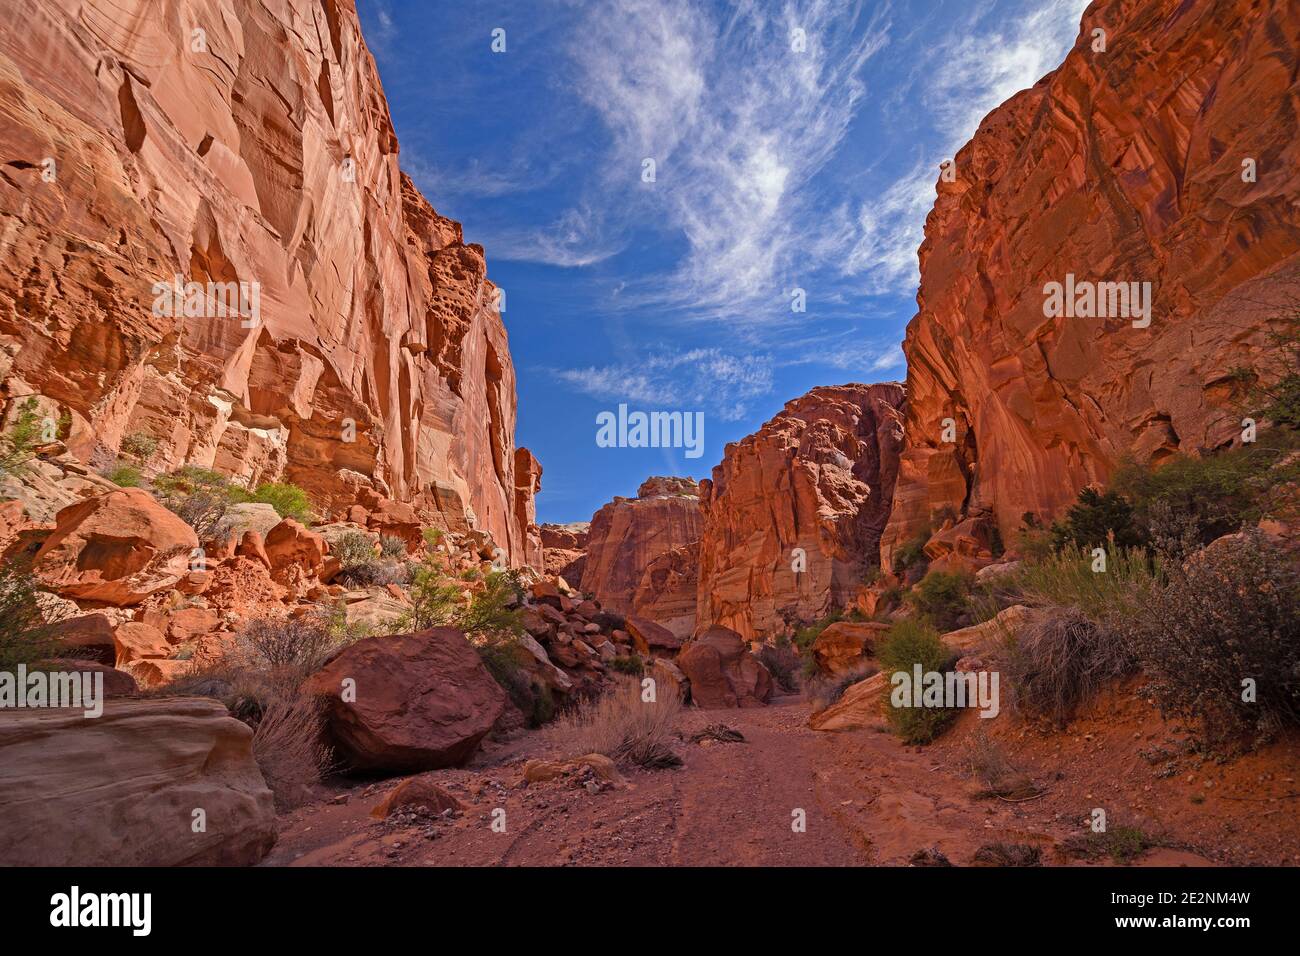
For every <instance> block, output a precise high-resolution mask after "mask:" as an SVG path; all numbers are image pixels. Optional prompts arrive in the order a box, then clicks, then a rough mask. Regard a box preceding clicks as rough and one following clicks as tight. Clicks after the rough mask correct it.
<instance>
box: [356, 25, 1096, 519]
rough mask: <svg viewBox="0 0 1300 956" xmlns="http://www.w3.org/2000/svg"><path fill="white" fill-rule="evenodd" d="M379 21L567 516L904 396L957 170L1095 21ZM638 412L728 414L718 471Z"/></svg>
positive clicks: (531, 440) (417, 157) (403, 100)
mask: <svg viewBox="0 0 1300 956" xmlns="http://www.w3.org/2000/svg"><path fill="white" fill-rule="evenodd" d="M357 5H358V8H359V10H360V13H361V19H362V26H363V29H364V32H365V35H366V39H367V42H368V43H369V45H370V48H371V50H372V51H373V52H374V54H375V57H376V59H377V61H378V63H379V69H380V74H381V77H382V80H383V84H384V90H385V92H386V94H387V96H388V100H389V104H390V106H391V108H392V112H393V117H394V122H395V124H396V127H397V135H398V139H399V141H400V143H401V164H402V167H403V169H405V170H406V171H407V172H408V173H409V174H410V175H411V176H412V178H413V179H414V180H415V182H416V183H417V185H419V187H420V188H421V190H423V192H424V194H425V195H426V196H427V197H428V199H429V201H430V202H431V203H432V204H433V205H434V207H435V208H436V209H437V210H438V211H439V212H440V213H442V214H443V215H446V216H450V217H451V218H453V219H457V220H459V221H460V222H462V223H463V224H464V227H465V237H466V241H467V242H478V243H481V244H482V245H483V246H484V248H485V249H486V251H487V259H488V274H489V276H490V277H491V278H492V279H493V281H494V282H496V283H497V284H498V285H499V286H501V287H502V288H503V289H504V291H505V296H506V310H505V320H506V326H507V328H508V331H509V334H510V346H511V353H512V355H513V357H514V363H515V369H516V372H517V375H518V384H519V426H518V432H517V435H516V440H517V442H518V443H519V444H521V445H526V446H527V447H529V448H531V449H532V450H533V452H534V453H535V454H536V455H537V457H538V458H539V459H540V460H541V462H542V467H543V469H544V472H543V476H542V493H541V495H540V496H539V497H538V501H537V506H538V516H539V520H541V521H556V522H564V521H581V520H587V519H588V518H590V517H591V514H592V512H594V511H595V510H596V509H597V508H599V507H600V505H601V504H603V503H604V502H606V501H608V500H609V499H610V498H611V497H612V496H614V495H616V494H617V495H633V494H635V493H636V488H637V486H638V485H639V484H640V483H641V481H642V480H643V479H644V478H645V477H647V476H648V475H652V474H674V475H690V476H692V477H696V478H703V477H707V476H708V475H709V473H710V471H711V470H712V467H713V465H715V464H716V463H717V462H718V461H719V460H720V459H721V457H722V451H723V447H724V446H725V445H726V443H728V442H731V441H736V440H737V439H740V438H743V437H744V436H745V435H748V434H750V433H751V432H753V431H754V430H755V429H757V428H758V426H760V425H761V424H762V423H763V422H765V421H766V420H768V419H769V418H771V417H772V415H774V414H775V413H776V412H778V411H779V410H780V409H781V406H782V405H783V404H784V403H785V402H786V401H787V400H789V399H790V398H793V397H796V396H798V395H801V394H803V393H804V392H806V391H807V390H808V389H810V388H812V387H813V386H815V385H835V384H842V383H844V382H877V381H891V380H901V379H902V378H903V377H904V375H905V369H904V366H903V357H902V352H901V350H900V348H899V343H900V342H901V341H902V337H903V331H904V328H905V326H906V324H907V321H908V320H909V319H910V318H911V317H912V315H913V313H914V312H915V309H916V301H915V295H916V283H917V264H916V249H917V246H918V245H919V244H920V241H921V238H922V228H923V226H924V223H925V217H926V214H927V213H928V212H929V209H930V206H931V205H932V203H933V200H934V194H935V193H934V183H935V181H936V180H937V178H938V172H939V171H938V165H939V163H940V162H941V161H942V160H943V159H946V158H949V157H951V156H952V155H953V154H954V153H955V152H956V150H957V149H958V148H959V147H960V146H961V145H962V144H963V143H964V142H965V141H966V140H967V139H969V138H970V135H971V133H973V132H974V130H975V128H976V127H977V126H978V124H979V121H980V120H981V119H982V118H983V116H984V115H985V114H986V113H987V112H988V111H989V110H990V109H992V108H993V107H995V106H996V105H997V104H998V103H1000V102H1002V101H1003V100H1005V99H1006V98H1007V97H1008V96H1010V95H1011V94H1013V93H1015V92H1016V91H1018V90H1021V89H1024V88H1026V87H1029V86H1032V85H1033V83H1034V82H1036V81H1037V80H1038V79H1039V77H1041V76H1042V75H1043V74H1045V73H1047V72H1049V71H1051V70H1052V69H1054V68H1055V67H1056V66H1057V65H1058V64H1059V63H1060V61H1061V59H1062V58H1063V57H1064V55H1065V53H1066V51H1067V50H1068V49H1069V48H1070V46H1071V45H1072V44H1073V42H1074V39H1075V37H1076V35H1077V33H1078V28H1079V18H1080V15H1081V14H1082V12H1083V9H1084V7H1085V6H1086V2H1084V0H987V2H982V3H981V2H978V0H977V2H971V0H960V2H954V0H937V2H936V0H928V2H927V0H918V2H901V0H899V2H889V3H886V2H861V3H854V2H852V0H790V2H780V0H768V2H758V0H727V2H713V0H689V2H688V0H599V2H576V0H516V2H505V0H474V2H473V3H451V2H444V0H434V2H429V0H358V4H357ZM496 30H504V31H505V32H504V39H505V51H504V52H494V51H493V49H492V45H493V38H494V31H496ZM796 31H802V34H799V33H797V32H796ZM498 36H499V35H498ZM801 37H802V38H805V39H804V42H803V47H804V48H803V49H802V50H797V49H794V47H796V46H798V45H799V40H800V38H801ZM498 45H499V43H498ZM647 159H652V160H653V161H654V181H653V182H646V181H644V178H645V175H644V174H645V170H646V165H645V160H647ZM796 289H802V290H803V291H804V293H805V296H806V311H804V312H796V311H794V310H793V309H792V302H793V299H794V295H795V290H796ZM620 403H626V404H627V405H628V406H629V409H631V410H638V409H639V410H644V411H688V412H696V411H698V412H703V413H704V421H705V429H704V434H705V445H704V452H703V454H702V455H701V456H700V457H698V458H687V457H685V453H684V450H682V449H653V448H645V449H642V448H601V447H598V446H597V444H596V431H597V427H596V416H597V415H598V414H599V413H600V412H602V411H615V410H616V409H617V407H618V405H619V404H620Z"/></svg>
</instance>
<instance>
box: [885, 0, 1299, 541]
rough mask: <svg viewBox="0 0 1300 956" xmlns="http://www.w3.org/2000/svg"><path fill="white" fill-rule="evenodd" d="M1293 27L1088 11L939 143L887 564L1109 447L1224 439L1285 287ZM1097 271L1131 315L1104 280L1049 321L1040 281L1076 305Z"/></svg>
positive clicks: (1016, 500) (1210, 3)
mask: <svg viewBox="0 0 1300 956" xmlns="http://www.w3.org/2000/svg"><path fill="white" fill-rule="evenodd" d="M1097 30H1101V31H1104V38H1105V44H1104V45H1105V49H1104V51H1103V50H1099V49H1097V46H1098V44H1097V35H1096V34H1095V31H1097ZM1298 32H1300V7H1297V6H1296V4H1294V3H1288V2H1286V0H1265V2H1261V3H1253V4H1247V3H1244V2H1231V0H1229V2H1220V0H1111V2H1099V3H1094V4H1092V6H1090V7H1089V8H1088V10H1087V12H1086V13H1085V15H1084V17H1083V23H1082V29H1081V30H1080V33H1079V37H1078V40H1077V41H1076V43H1075V46H1074V49H1073V50H1071V52H1070V53H1069V55H1068V56H1067V57H1066V59H1065V61H1064V63H1063V64H1062V65H1061V66H1060V68H1059V69H1057V70H1056V71H1055V72H1054V73H1052V74H1050V75H1049V76H1047V77H1046V78H1044V79H1043V80H1042V81H1040V82H1039V83H1038V84H1037V85H1036V86H1034V87H1033V88H1032V89H1030V90H1026V91H1024V92H1022V93H1019V94H1017V95H1016V96H1014V97H1012V98H1011V99H1010V100H1008V101H1007V102H1006V103H1004V104H1003V105H1002V106H1000V107H999V108H998V109H996V110H994V111H993V112H992V113H990V114H989V115H988V116H987V117H986V118H985V119H984V122H983V123H982V124H981V125H980V128H979V131H978V132H977V133H976V134H975V137H974V138H973V139H972V140H971V142H970V143H969V144H967V145H966V146H965V147H964V148H963V149H962V150H960V151H959V152H958V154H957V156H956V160H955V177H954V179H953V181H952V182H944V181H940V182H939V183H938V198H937V200H936V202H935V205H934V210H933V212H931V213H930V216H929V218H928V219H927V221H926V229H925V241H924V243H923V244H922V246H921V250H920V258H921V286H920V292H919V293H918V296H917V302H918V305H919V307H920V311H919V312H918V313H917V315H916V317H915V318H914V319H913V320H912V322H911V323H910V324H909V326H908V330H907V337H906V341H905V342H904V345H903V350H904V352H905V353H906V355H907V360H908V375H907V396H908V410H907V425H906V432H907V446H908V447H907V449H906V451H905V453H904V454H903V459H902V465H901V468H900V474H899V480H898V485H897V488H896V491H895V496H894V508H893V516H892V518H891V521H890V526H889V529H888V531H887V532H886V534H885V537H884V542H883V551H884V554H885V558H886V559H887V560H888V559H889V557H890V555H891V554H892V553H893V551H894V550H896V549H897V547H898V546H899V544H900V543H901V542H904V541H906V540H908V539H911V538H915V537H916V536H918V535H922V534H925V533H926V532H927V529H928V528H932V527H934V526H936V525H937V524H938V522H937V521H936V520H935V517H934V516H935V513H936V512H940V511H945V510H948V511H952V512H956V513H959V514H963V515H966V516H969V517H970V518H971V519H974V520H976V521H977V522H980V521H982V522H984V523H986V524H990V525H995V526H996V527H997V528H998V529H999V530H1000V532H1001V534H1002V537H1003V538H1004V539H1005V540H1006V541H1007V542H1008V543H1010V541H1011V537H1010V535H1011V534H1012V533H1013V532H1014V531H1015V529H1016V528H1017V527H1018V526H1019V525H1020V522H1021V517H1022V515H1023V514H1024V513H1025V512H1034V513H1036V514H1037V515H1039V516H1040V517H1045V516H1049V515H1052V514H1054V513H1056V512H1058V511H1059V510H1060V509H1061V508H1062V507H1063V506H1064V505H1066V504H1067V503H1068V502H1070V501H1072V500H1073V499H1074V497H1075V495H1076V493H1077V492H1078V491H1079V489H1080V488H1082V487H1083V486H1085V485H1087V484H1090V483H1094V482H1095V483H1104V482H1105V481H1106V480H1107V479H1108V477H1109V476H1110V474H1111V472H1112V471H1113V469H1114V468H1115V466H1116V463H1117V462H1118V461H1119V460H1120V458H1121V457H1122V456H1124V455H1125V454H1128V453H1132V454H1133V455H1134V456H1136V457H1137V458H1139V459H1142V460H1153V461H1160V460H1161V459H1164V458H1167V457H1168V456H1170V455H1172V454H1174V453H1175V452H1190V453H1196V452H1198V451H1199V450H1202V449H1212V448H1217V447H1220V446H1223V445H1225V444H1227V443H1229V442H1231V441H1233V440H1234V439H1235V438H1237V437H1238V435H1239V432H1240V428H1241V424H1240V421H1241V414H1240V411H1239V407H1238V406H1239V402H1240V400H1241V399H1242V398H1243V396H1242V395H1241V393H1240V392H1239V391H1238V390H1237V389H1236V388H1235V387H1234V381H1236V380H1235V379H1234V377H1233V376H1232V374H1231V370H1232V369H1234V368H1235V367H1239V366H1242V367H1251V366H1256V365H1257V364H1258V360H1259V357H1260V356H1261V354H1264V353H1263V347H1264V344H1265V342H1266V340H1267V339H1266V324H1267V322H1268V320H1269V318H1270V317H1275V316H1277V315H1278V314H1279V313H1280V312H1281V311H1282V308H1283V307H1284V306H1285V305H1286V304H1287V303H1288V302H1289V303H1290V304H1291V305H1292V306H1293V305H1294V302H1295V301H1296V298H1297V297H1298V296H1300V277H1298V275H1297V273H1298V272H1300V137H1297V135H1296V121H1295V112H1296V109H1297V103H1300V67H1298V64H1300V47H1298V46H1297V44H1296V42H1295V37H1296V36H1297V33H1298ZM1261 104H1267V106H1266V107H1264V108H1261ZM1102 282H1109V283H1121V282H1122V283H1143V282H1146V283H1150V287H1149V288H1150V294H1151V298H1150V305H1151V309H1150V316H1149V317H1150V324H1149V325H1145V320H1144V318H1143V317H1141V316H1138V317H1136V318H1133V317H1129V316H1124V315H1122V314H1121V315H1117V314H1116V313H1118V312H1120V311H1121V309H1120V308H1119V306H1122V304H1123V303H1122V302H1121V301H1120V300H1119V299H1118V297H1116V299H1115V300H1114V302H1112V301H1111V297H1110V294H1109V292H1107V293H1106V296H1105V298H1106V302H1105V308H1106V311H1107V312H1109V313H1110V317H1087V315H1088V314H1089V313H1090V312H1091V314H1093V315H1097V314H1098V310H1097V309H1093V310H1089V309H1088V307H1087V302H1086V298H1085V299H1084V300H1083V301H1082V303H1081V305H1082V307H1081V308H1075V309H1072V310H1071V312H1070V313H1069V314H1068V315H1049V314H1047V313H1049V312H1053V311H1056V310H1055V309H1054V306H1053V305H1052V304H1050V303H1048V302H1047V301H1046V300H1047V298H1048V295H1049V294H1050V293H1052V292H1053V291H1055V290H1054V289H1052V288H1050V287H1049V283H1059V284H1061V286H1062V287H1063V288H1062V292H1063V293H1064V287H1067V286H1068V285H1069V284H1071V283H1074V284H1075V286H1074V287H1075V290H1076V296H1075V304H1076V305H1079V304H1080V296H1081V295H1083V296H1086V293H1087V291H1088V290H1089V288H1090V287H1089V286H1088V285H1087V284H1088V283H1102ZM1080 290H1083V291H1082V292H1081V291H1080ZM1092 291H1098V290H1095V289H1093V290H1092ZM1137 291H1138V293H1139V295H1140V294H1141V291H1142V289H1141V286H1139V287H1138V289H1137ZM1133 311H1135V310H1132V309H1130V310H1129V312H1130V314H1131V313H1132V312H1133ZM1144 326H1145V327H1144Z"/></svg>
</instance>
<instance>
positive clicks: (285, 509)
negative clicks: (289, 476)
mask: <svg viewBox="0 0 1300 956" xmlns="http://www.w3.org/2000/svg"><path fill="white" fill-rule="evenodd" d="M250 500H252V501H255V502H260V503H261V504H267V505H270V506H271V507H272V508H274V509H275V513H276V514H278V515H279V516H280V517H281V518H292V519H293V520H295V521H297V522H299V523H301V524H304V525H309V524H311V522H312V506H311V499H310V498H308V497H307V492H305V491H303V490H302V489H301V488H299V487H298V486H297V485H293V484H287V483H284V482H267V483H266V484H261V485H258V486H257V490H256V491H254V492H253V494H252V497H251V498H250Z"/></svg>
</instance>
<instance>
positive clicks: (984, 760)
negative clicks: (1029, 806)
mask: <svg viewBox="0 0 1300 956" xmlns="http://www.w3.org/2000/svg"><path fill="white" fill-rule="evenodd" d="M964 757H965V762H966V769H967V770H968V771H969V772H970V775H971V776H972V777H974V778H975V780H976V781H977V782H978V783H979V786H980V789H979V790H978V791H977V792H976V793H975V796H976V797H977V798H978V797H1000V798H1002V799H1004V800H1009V801H1012V802H1016V801H1019V800H1028V799H1031V798H1033V797H1036V796H1038V795H1039V794H1040V793H1042V790H1041V789H1039V788H1038V787H1036V786H1034V782H1033V781H1032V780H1031V779H1030V778H1029V775H1028V774H1025V773H1022V772H1020V771H1019V770H1017V769H1016V768H1015V767H1014V766H1013V765H1012V763H1011V761H1010V760H1009V759H1008V758H1007V755H1006V752H1005V751H1003V749H1002V747H1001V745H999V744H998V743H997V741H995V740H994V739H993V738H992V737H990V736H989V735H988V734H987V733H985V732H984V730H983V728H980V729H978V730H976V731H975V732H974V733H973V734H971V736H970V737H969V738H967V740H966V752H965V754H964Z"/></svg>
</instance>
